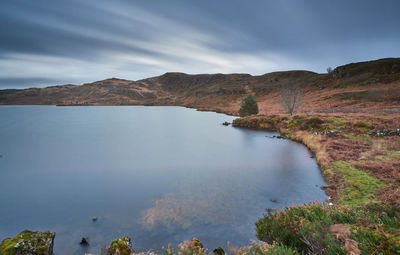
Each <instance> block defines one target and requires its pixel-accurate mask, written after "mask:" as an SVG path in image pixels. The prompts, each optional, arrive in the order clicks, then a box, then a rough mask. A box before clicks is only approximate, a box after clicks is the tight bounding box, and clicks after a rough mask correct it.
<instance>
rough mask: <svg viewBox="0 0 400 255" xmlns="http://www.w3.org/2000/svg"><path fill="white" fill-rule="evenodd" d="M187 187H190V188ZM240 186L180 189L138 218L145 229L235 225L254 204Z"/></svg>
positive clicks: (206, 186) (157, 202)
mask: <svg viewBox="0 0 400 255" xmlns="http://www.w3.org/2000/svg"><path fill="white" fill-rule="evenodd" d="M189 186H190V185H189ZM249 195H250V194H249V193H247V192H245V190H244V187H243V186H241V185H240V184H239V185H233V184H232V183H231V184H230V185H229V184H228V185H226V186H225V185H220V186H215V185H212V184H210V183H209V184H208V185H202V187H197V188H192V189H182V190H181V192H180V193H174V194H167V195H165V196H163V197H162V198H160V199H157V200H154V201H153V207H151V208H150V209H148V210H146V211H145V212H144V214H143V216H142V218H141V222H140V223H141V224H142V225H143V226H144V227H145V228H153V227H155V226H156V225H158V224H159V225H165V226H171V225H179V226H181V227H182V228H189V227H190V226H191V225H193V224H196V223H200V224H213V225H216V224H219V225H228V224H233V225H235V224H236V223H237V222H238V220H239V217H243V216H245V215H246V213H244V210H246V211H247V212H248V211H250V210H251V209H252V206H254V205H253V203H252V202H250V201H251V199H250V197H248V196H249Z"/></svg>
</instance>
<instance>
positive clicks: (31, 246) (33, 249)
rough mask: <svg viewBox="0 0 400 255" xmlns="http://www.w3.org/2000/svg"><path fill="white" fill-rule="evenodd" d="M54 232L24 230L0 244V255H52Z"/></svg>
mask: <svg viewBox="0 0 400 255" xmlns="http://www.w3.org/2000/svg"><path fill="white" fill-rule="evenodd" d="M55 236H56V234H55V233H54V232H50V231H47V232H39V231H31V230H24V231H22V232H21V233H19V234H18V235H17V236H15V237H13V238H7V239H4V240H3V241H2V242H1V244H0V254H1V255H30V254H41V255H53V245H54V237H55Z"/></svg>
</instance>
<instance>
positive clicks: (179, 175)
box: [0, 106, 326, 255]
mask: <svg viewBox="0 0 400 255" xmlns="http://www.w3.org/2000/svg"><path fill="white" fill-rule="evenodd" d="M233 119H234V117H231V116H227V115H223V114H217V113H211V112H197V111H195V110H193V109H186V108H180V107H142V106H132V107H131V106H121V107H55V106H1V107H0V155H2V157H0V239H1V240H2V239H4V238H6V237H9V236H14V235H16V234H17V233H19V232H20V231H22V230H23V229H34V230H52V231H55V232H56V233H57V236H56V239H55V252H56V254H59V255H60V254H83V253H84V252H91V253H99V249H100V247H101V246H103V245H105V244H109V243H110V242H111V240H112V239H114V238H117V237H120V236H122V235H128V236H131V237H132V240H133V243H134V247H135V250H136V251H143V250H145V249H149V248H154V249H160V248H161V247H162V246H167V245H168V244H172V245H177V244H178V243H179V242H181V241H183V240H188V239H191V238H192V237H194V236H195V237H198V238H199V239H200V240H201V241H202V242H203V243H204V245H205V246H206V248H208V249H214V248H215V247H217V246H225V245H226V243H227V241H229V242H230V243H232V244H234V245H237V246H239V245H247V244H249V240H250V239H255V231H254V222H255V221H256V220H257V219H258V218H259V217H261V216H262V215H263V213H264V212H265V210H266V208H284V207H286V206H290V205H292V204H299V203H304V202H311V201H315V200H319V201H324V200H325V199H326V195H325V194H324V192H323V191H322V190H321V189H320V188H319V187H320V186H321V185H324V184H325V183H324V181H323V179H322V177H321V174H320V171H319V169H318V166H317V164H316V162H315V160H314V159H313V158H310V153H309V152H308V150H307V149H306V148H305V147H304V146H302V145H300V144H297V143H294V142H291V141H288V140H279V139H273V138H271V136H272V135H274V133H266V132H258V131H251V130H243V129H238V128H233V127H231V126H229V127H225V126H223V125H221V123H222V122H224V121H229V122H231V121H232V120H233ZM92 217H98V220H97V221H96V222H93V221H92ZM82 236H88V237H89V241H90V245H89V246H88V247H86V248H82V247H80V246H79V241H80V239H81V237H82Z"/></svg>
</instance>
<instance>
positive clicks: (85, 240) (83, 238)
mask: <svg viewBox="0 0 400 255" xmlns="http://www.w3.org/2000/svg"><path fill="white" fill-rule="evenodd" d="M79 244H80V245H84V246H86V245H89V238H88V237H82V240H81V242H80V243H79Z"/></svg>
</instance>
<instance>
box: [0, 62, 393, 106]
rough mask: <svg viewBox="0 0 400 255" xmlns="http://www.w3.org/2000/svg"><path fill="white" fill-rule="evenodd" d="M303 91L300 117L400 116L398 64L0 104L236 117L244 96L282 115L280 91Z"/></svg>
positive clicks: (49, 91) (21, 94)
mask: <svg viewBox="0 0 400 255" xmlns="http://www.w3.org/2000/svg"><path fill="white" fill-rule="evenodd" d="M293 83H295V84H299V85H300V86H301V87H302V106H301V109H299V111H301V112H303V113H310V112H322V113H330V112H334V113H339V112H340V113H363V114H365V113H380V114H399V113H400V58H388V59H380V60H376V61H368V62H360V63H352V64H348V65H344V66H339V67H337V68H335V69H334V70H333V72H332V73H330V74H317V73H313V72H309V71H286V72H274V73H268V74H264V75H261V76H252V75H249V74H199V75H188V74H184V73H165V74H164V75H161V76H157V77H152V78H148V79H144V80H139V81H130V80H122V79H116V78H112V79H107V80H103V81H97V82H93V83H88V84H83V85H80V86H78V85H64V86H53V87H47V88H41V89H39V88H30V89H24V90H15V89H8V90H0V104H3V105H6V104H22V105H26V104H50V105H137V104H140V105H181V106H187V107H193V108H197V109H200V110H215V111H221V112H226V113H230V114H236V113H237V111H238V109H239V106H240V102H241V100H242V98H243V97H245V96H246V95H247V94H249V93H252V94H254V95H255V97H256V100H257V101H258V103H259V106H260V107H259V108H260V113H263V114H271V113H282V112H283V110H282V108H281V107H280V104H279V94H278V91H279V88H280V86H281V85H284V84H293Z"/></svg>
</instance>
